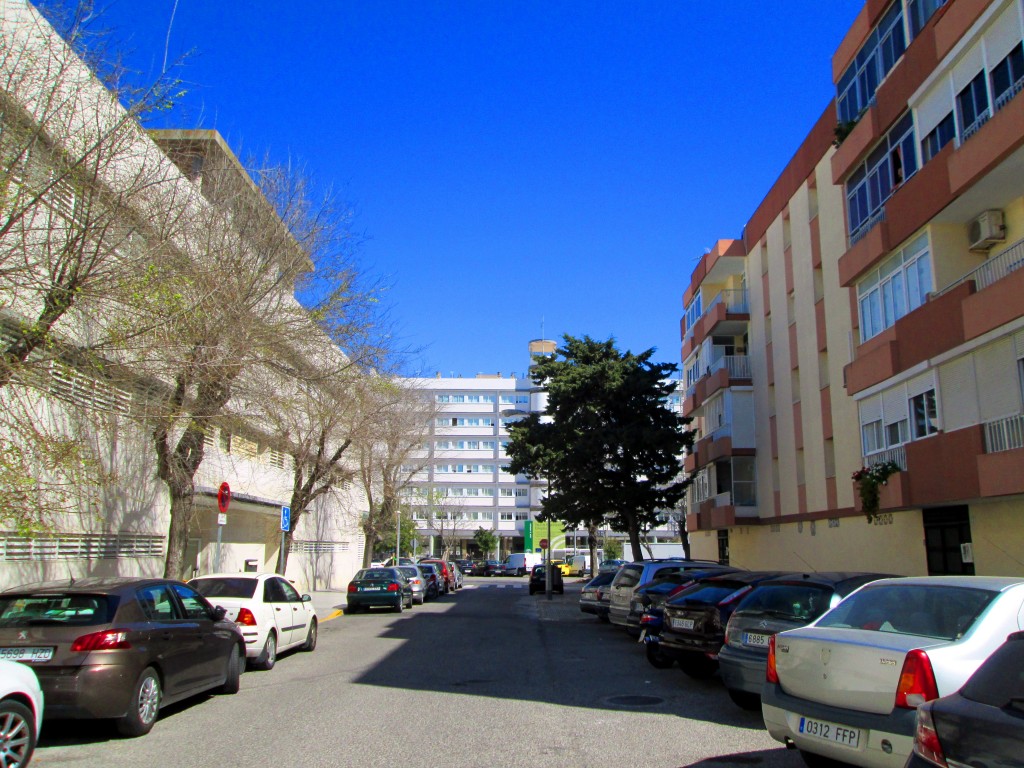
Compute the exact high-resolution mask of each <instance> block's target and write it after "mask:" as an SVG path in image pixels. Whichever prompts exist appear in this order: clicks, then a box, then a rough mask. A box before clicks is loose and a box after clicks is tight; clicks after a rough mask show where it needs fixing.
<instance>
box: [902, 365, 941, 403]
mask: <svg viewBox="0 0 1024 768" xmlns="http://www.w3.org/2000/svg"><path fill="white" fill-rule="evenodd" d="M906 386H907V399H908V400H909V399H910V398H912V397H916V396H917V395H920V394H922V393H924V392H927V391H928V390H929V389H935V372H934V371H928V372H926V373H922V374H921V375H920V376H915V377H914V378H912V379H910V381H908V382H907V384H906Z"/></svg>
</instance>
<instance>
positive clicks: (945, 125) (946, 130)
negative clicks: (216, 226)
mask: <svg viewBox="0 0 1024 768" xmlns="http://www.w3.org/2000/svg"><path fill="white" fill-rule="evenodd" d="M954 136H956V123H955V122H954V121H953V113H952V112H950V113H949V114H948V115H946V116H945V117H944V118H942V121H941V122H940V123H939V124H938V125H936V126H935V127H934V128H933V129H932V130H931V132H930V133H929V134H928V135H927V136H925V137H924V139H923V140H922V141H921V162H922V163H927V162H928V161H929V160H931V159H932V158H933V157H935V156H936V155H937V154H939V150H941V149H942V148H943V147H944V146H946V145H947V144H949V142H950V141H952V140H953V137H954Z"/></svg>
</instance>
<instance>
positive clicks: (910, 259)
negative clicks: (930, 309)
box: [857, 235, 932, 343]
mask: <svg viewBox="0 0 1024 768" xmlns="http://www.w3.org/2000/svg"><path fill="white" fill-rule="evenodd" d="M931 290H932V267H931V255H930V254H929V252H928V236H927V235H921V236H919V237H918V238H917V239H916V240H914V241H913V242H912V243H910V245H908V246H907V247H906V248H904V249H903V250H901V251H899V252H898V253H896V254H895V255H893V256H892V257H891V258H889V259H887V260H886V261H885V262H884V263H883V264H882V265H881V266H880V267H879V268H878V269H876V270H873V271H872V272H870V273H869V274H868V275H867V276H866V277H865V278H864V279H863V280H861V282H860V283H859V284H858V285H857V303H858V308H859V310H860V340H861V343H863V342H865V341H867V340H868V339H870V338H872V337H873V336H877V335H878V334H879V333H881V332H882V331H884V330H885V329H886V328H889V327H890V326H892V325H893V323H895V322H896V321H897V320H899V319H900V318H901V317H903V316H904V315H906V314H907V313H908V312H912V311H914V310H915V309H917V308H918V307H920V306H921V305H922V304H924V302H925V301H927V300H928V293H929V292H930V291H931Z"/></svg>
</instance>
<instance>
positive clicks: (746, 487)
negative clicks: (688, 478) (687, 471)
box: [686, 467, 757, 532]
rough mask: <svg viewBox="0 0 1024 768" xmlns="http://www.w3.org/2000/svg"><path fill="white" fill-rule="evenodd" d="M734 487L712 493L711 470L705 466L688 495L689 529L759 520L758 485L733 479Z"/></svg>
mask: <svg viewBox="0 0 1024 768" xmlns="http://www.w3.org/2000/svg"><path fill="white" fill-rule="evenodd" d="M729 487H730V489H731V490H726V491H722V492H720V493H715V494H712V493H711V491H712V471H711V467H706V468H704V469H702V470H701V471H700V472H698V473H697V474H696V476H695V477H694V482H693V484H692V485H691V486H690V488H689V489H688V490H687V495H686V510H687V514H686V529H687V530H688V531H691V532H692V531H698V530H712V529H717V528H728V527H730V526H733V525H736V524H737V522H740V523H743V521H744V520H746V521H750V520H756V519H757V499H756V496H755V491H756V485H755V482H754V481H753V479H751V480H736V479H734V480H733V481H732V483H731V484H729Z"/></svg>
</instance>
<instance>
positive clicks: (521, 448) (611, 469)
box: [508, 335, 693, 559]
mask: <svg viewBox="0 0 1024 768" xmlns="http://www.w3.org/2000/svg"><path fill="white" fill-rule="evenodd" d="M564 342H565V343H564V346H562V347H560V348H558V349H556V350H555V354H554V355H552V356H550V357H543V358H538V359H537V360H536V361H535V364H534V366H533V367H532V369H531V378H532V379H533V382H534V384H536V385H537V386H538V387H543V388H544V389H545V390H546V391H547V395H548V402H547V408H546V409H545V411H544V413H543V414H536V413H534V414H530V415H529V416H527V417H526V418H525V419H523V420H521V421H519V422H516V423H514V424H512V425H511V426H510V428H509V432H510V436H511V441H510V444H509V448H508V455H509V458H510V459H511V471H512V472H514V473H517V474H525V475H527V476H528V477H531V478H536V479H543V480H547V483H548V494H547V497H546V498H545V499H544V501H543V502H542V504H543V512H542V518H543V519H545V520H546V519H552V520H561V521H562V522H563V523H565V524H566V525H569V526H580V525H583V526H586V527H588V528H590V529H593V527H595V526H596V525H597V523H599V522H600V521H602V520H604V521H605V522H606V523H607V524H608V525H609V526H610V527H611V528H612V530H615V531H620V532H624V533H626V534H627V535H628V537H629V542H630V546H631V548H632V550H633V557H635V558H636V559H641V558H642V557H643V553H642V551H641V549H640V539H641V534H642V533H643V532H645V531H647V530H649V529H650V528H651V527H653V526H654V525H655V524H656V523H657V515H658V512H659V510H664V509H672V508H674V507H676V505H677V504H678V502H679V499H680V498H681V497H682V495H683V492H684V491H685V489H686V487H687V485H689V482H690V481H689V480H688V479H685V478H682V477H681V474H682V473H681V465H680V461H681V457H682V455H683V452H684V450H685V449H686V448H688V447H690V446H692V445H693V433H692V432H691V431H690V430H688V429H687V428H686V427H687V424H688V423H689V421H690V420H689V419H687V418H685V417H683V416H681V415H679V414H677V413H676V412H675V411H674V410H672V408H671V407H670V406H669V396H670V395H671V394H672V392H673V390H674V388H675V385H674V383H673V382H672V381H671V380H670V376H671V375H672V374H673V373H674V372H675V371H676V366H675V365H673V364H671V363H652V362H651V357H652V356H653V354H654V350H653V349H649V350H647V351H646V352H642V353H640V354H638V355H635V354H633V353H631V352H629V351H626V352H620V351H619V350H618V349H616V347H615V342H614V340H613V339H609V340H608V341H596V340H594V339H591V338H590V337H589V336H584V337H583V338H581V339H578V338H574V337H572V336H568V335H567V336H565V337H564ZM595 550H596V541H592V543H591V556H592V558H593V557H594V555H595V554H596V552H595Z"/></svg>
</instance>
